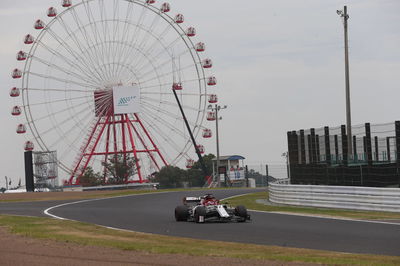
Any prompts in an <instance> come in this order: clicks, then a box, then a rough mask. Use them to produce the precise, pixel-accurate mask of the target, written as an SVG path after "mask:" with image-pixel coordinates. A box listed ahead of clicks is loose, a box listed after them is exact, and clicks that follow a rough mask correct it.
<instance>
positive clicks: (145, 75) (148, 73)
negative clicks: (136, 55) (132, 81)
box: [139, 49, 194, 79]
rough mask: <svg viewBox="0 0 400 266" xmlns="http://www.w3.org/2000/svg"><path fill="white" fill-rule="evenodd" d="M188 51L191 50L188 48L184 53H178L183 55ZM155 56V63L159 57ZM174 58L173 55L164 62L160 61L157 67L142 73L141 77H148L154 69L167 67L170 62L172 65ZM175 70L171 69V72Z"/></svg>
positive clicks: (144, 67)
mask: <svg viewBox="0 0 400 266" xmlns="http://www.w3.org/2000/svg"><path fill="white" fill-rule="evenodd" d="M188 52H189V50H188V49H187V50H185V51H184V52H183V53H181V54H180V55H178V56H183V55H185V54H187V53H188ZM154 58H155V59H156V60H155V61H154V63H156V62H157V60H158V58H159V57H157V56H155V57H154ZM173 60H174V58H173V57H171V58H169V59H168V60H166V61H163V62H162V63H160V64H159V65H158V67H157V68H155V69H151V70H149V71H148V72H145V73H144V74H142V75H141V76H140V78H141V79H143V78H144V77H147V76H148V75H150V74H153V73H154V71H153V70H158V69H160V68H163V67H165V66H166V65H168V64H170V65H172V63H173ZM193 65H194V64H193ZM139 69H141V70H142V71H143V70H145V69H147V66H143V68H139ZM173 72H174V71H171V72H170V73H173Z"/></svg>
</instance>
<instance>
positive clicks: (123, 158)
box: [102, 154, 137, 184]
mask: <svg viewBox="0 0 400 266" xmlns="http://www.w3.org/2000/svg"><path fill="white" fill-rule="evenodd" d="M102 164H103V166H104V167H105V168H106V177H107V182H108V183H111V184H124V183H126V182H127V181H128V178H129V177H131V176H133V175H134V174H136V172H137V169H136V159H135V158H132V157H130V156H129V155H126V154H117V155H116V156H113V157H112V158H110V159H108V162H103V163H102Z"/></svg>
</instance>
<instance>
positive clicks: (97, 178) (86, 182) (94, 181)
mask: <svg viewBox="0 0 400 266" xmlns="http://www.w3.org/2000/svg"><path fill="white" fill-rule="evenodd" d="M79 182H80V184H81V185H82V186H83V187H92V186H99V185H100V184H101V183H102V177H101V175H100V173H95V172H94V171H93V168H92V167H90V166H89V167H87V168H86V170H85V172H84V173H83V175H82V176H81V178H80V179H79Z"/></svg>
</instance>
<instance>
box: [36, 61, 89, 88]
mask: <svg viewBox="0 0 400 266" xmlns="http://www.w3.org/2000/svg"><path fill="white" fill-rule="evenodd" d="M31 58H32V59H33V60H35V61H37V62H40V63H42V64H44V65H46V66H48V67H51V68H54V69H57V70H59V71H61V72H63V73H65V74H67V75H69V76H73V77H75V78H77V79H80V80H82V81H84V82H87V83H88V84H91V85H92V86H96V84H95V83H93V81H92V80H90V79H87V78H86V77H84V76H81V75H80V74H77V73H76V72H73V71H69V70H67V69H65V68H63V67H60V66H58V65H56V64H54V63H52V62H49V61H47V60H44V59H41V58H39V57H36V56H31Z"/></svg>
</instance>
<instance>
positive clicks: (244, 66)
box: [0, 0, 400, 187]
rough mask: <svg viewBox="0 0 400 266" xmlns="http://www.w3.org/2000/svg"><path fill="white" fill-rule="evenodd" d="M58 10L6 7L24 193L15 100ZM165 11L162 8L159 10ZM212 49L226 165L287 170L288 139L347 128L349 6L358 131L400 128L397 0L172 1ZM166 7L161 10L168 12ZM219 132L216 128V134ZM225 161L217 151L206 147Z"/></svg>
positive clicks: (0, 4)
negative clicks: (24, 64) (24, 68)
mask: <svg viewBox="0 0 400 266" xmlns="http://www.w3.org/2000/svg"><path fill="white" fill-rule="evenodd" d="M60 2H61V1H59V0H57V1H54V0H35V1H33V0H24V1H22V0H12V1H11V0H1V1H0V36H1V42H0V58H1V60H0V73H2V75H0V84H2V88H3V89H2V91H3V92H2V95H1V97H0V111H1V112H0V114H1V118H2V120H1V121H2V129H1V138H0V147H1V148H2V152H1V154H0V156H1V160H0V162H1V165H0V166H1V167H0V187H2V186H5V185H4V182H5V181H4V176H5V175H7V176H8V177H11V178H12V180H13V185H15V184H16V183H17V182H18V179H19V178H21V179H22V182H23V183H24V163H23V144H24V142H25V140H26V139H25V137H21V136H18V135H17V134H16V133H15V128H16V125H17V120H16V119H15V118H13V117H12V116H11V114H10V112H11V108H12V106H13V105H14V101H13V99H11V98H10V97H9V95H8V93H9V90H10V88H11V87H12V86H14V85H15V81H13V80H12V79H11V77H10V72H11V70H12V69H13V68H14V67H16V66H17V65H18V63H17V62H16V60H15V55H16V52H17V51H19V50H21V49H23V47H24V46H23V45H22V38H23V36H24V35H25V34H27V33H32V32H33V29H32V25H33V22H34V20H35V19H37V18H44V19H45V18H46V16H45V11H46V9H47V8H48V7H49V6H52V5H53V6H56V7H58V8H59V9H61V7H60ZM158 2H159V1H158ZM170 3H171V6H172V12H173V13H178V12H181V13H183V14H184V15H185V18H186V21H188V23H189V24H191V25H194V26H195V27H196V29H197V33H198V36H200V37H199V39H201V40H202V41H204V42H205V43H206V44H207V54H208V55H209V56H210V57H211V58H212V59H213V62H214V65H215V68H214V70H213V72H214V73H215V75H216V76H217V78H218V82H219V84H218V88H217V94H218V96H219V97H220V104H222V105H224V104H226V105H228V107H229V108H228V109H227V110H224V111H223V112H221V115H222V116H223V120H222V121H221V122H220V149H221V155H228V154H240V155H243V156H244V157H246V158H247V160H246V161H245V163H247V164H249V165H250V164H257V165H260V164H265V163H268V164H278V163H282V162H284V158H282V157H281V154H282V153H283V152H285V151H286V150H287V141H286V132H287V131H288V130H297V129H301V128H310V127H316V128H319V127H322V126H325V125H329V126H338V125H340V124H344V123H345V95H344V62H343V58H344V51H343V46H344V44H343V25H342V22H341V19H340V18H339V16H338V15H337V14H336V10H337V9H342V8H343V6H344V5H347V6H348V11H349V15H350V19H349V39H350V75H351V76H350V82H351V100H352V121H353V124H361V123H364V122H371V123H384V122H391V121H395V120H399V119H400V116H399V113H398V112H399V110H400V105H399V102H400V49H399V47H400V1H398V0H379V1H378V0H354V1H352V0H349V1H339V0H338V1H336V0H329V1H327V0H325V1H323V0H303V1H298V0H281V1H270V0H255V1H237V0H233V1H232V0H230V1H228V0H202V1H193V0H170ZM159 4H160V3H158V5H159ZM210 127H211V128H213V126H212V125H210ZM206 149H207V153H208V152H211V153H214V154H215V153H216V149H215V143H214V142H210V143H209V144H207V146H206Z"/></svg>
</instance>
